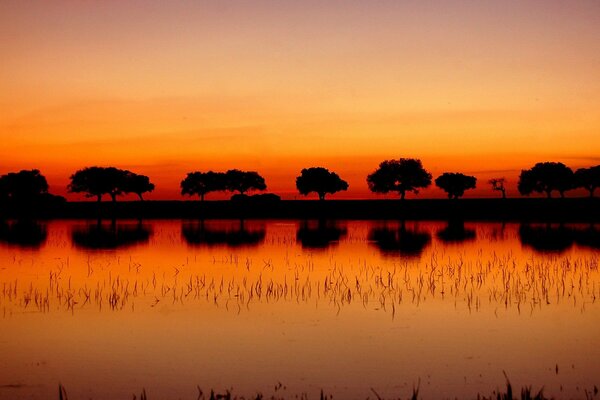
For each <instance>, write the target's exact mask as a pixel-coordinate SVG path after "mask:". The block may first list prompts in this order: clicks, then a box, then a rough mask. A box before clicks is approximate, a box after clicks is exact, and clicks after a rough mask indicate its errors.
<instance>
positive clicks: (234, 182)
mask: <svg viewBox="0 0 600 400" xmlns="http://www.w3.org/2000/svg"><path fill="white" fill-rule="evenodd" d="M225 187H226V189H227V190H228V191H230V192H240V194H244V193H246V192H247V191H249V190H265V189H267V185H266V184H265V179H264V178H263V177H262V176H260V175H259V174H258V172H255V171H240V170H239V169H230V170H229V171H227V172H226V173H225Z"/></svg>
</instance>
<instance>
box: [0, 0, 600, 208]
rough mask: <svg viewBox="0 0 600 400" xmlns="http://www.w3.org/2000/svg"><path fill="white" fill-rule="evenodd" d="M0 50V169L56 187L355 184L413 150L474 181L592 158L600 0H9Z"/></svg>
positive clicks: (598, 97) (174, 191) (0, 13)
mask: <svg viewBox="0 0 600 400" xmlns="http://www.w3.org/2000/svg"><path fill="white" fill-rule="evenodd" d="M0 49H1V51H2V61H0V136H1V138H2V144H1V146H0V174H4V173H6V172H9V171H14V170H19V169H31V168H38V169H40V170H41V171H42V173H43V174H44V175H45V176H46V177H47V178H48V181H49V183H50V186H51V187H50V190H51V192H53V193H56V194H61V195H66V185H67V184H68V178H69V175H70V174H71V173H72V172H73V171H74V170H76V169H78V168H81V167H84V166H91V165H102V166H108V165H114V166H117V167H120V168H127V169H130V170H132V171H134V172H138V173H143V174H147V175H149V176H150V177H151V179H152V181H153V182H154V183H155V184H156V186H157V188H156V190H155V192H154V193H152V194H150V195H148V196H147V197H148V199H179V198H181V196H180V194H179V182H180V181H181V179H182V178H183V177H184V176H185V174H186V173H187V172H189V171H193V170H200V171H203V170H209V169H212V170H226V169H230V168H239V169H247V170H256V171H259V172H260V173H261V174H262V175H263V176H264V177H265V179H266V181H267V185H268V187H269V191H271V192H275V193H278V194H280V195H282V197H284V198H294V197H295V196H297V194H296V190H295V177H296V176H297V175H298V174H299V171H300V169H301V168H303V167H310V166H324V167H327V168H330V169H332V170H334V171H336V172H338V173H339V174H340V176H341V177H342V178H344V179H346V180H347V181H348V182H349V183H350V189H349V190H348V192H347V193H344V194H339V195H337V196H336V197H337V198H365V197H371V196H373V195H371V194H369V192H368V188H367V185H366V181H365V177H366V175H367V174H369V173H370V172H372V171H373V170H374V169H375V168H376V167H377V165H378V163H379V162H380V161H382V160H384V159H391V158H399V157H415V158H420V159H421V160H422V161H423V164H424V166H425V167H426V168H427V169H428V170H430V171H431V173H432V174H433V175H434V178H435V177H436V176H437V175H439V174H440V173H442V172H444V171H453V172H454V171H456V172H463V173H468V174H473V175H476V176H477V177H478V178H479V182H478V189H477V190H476V191H473V192H472V193H470V194H469V195H470V196H472V197H473V196H481V197H487V196H498V194H497V193H492V192H491V191H490V189H489V185H488V184H487V183H486V181H487V179H489V178H491V177H499V176H505V177H506V178H507V179H508V181H509V184H508V185H509V194H512V193H515V191H516V188H515V186H516V179H517V175H518V173H519V171H520V169H522V168H528V167H530V166H532V165H533V164H534V163H536V162H538V161H562V162H564V163H565V164H567V165H569V166H570V167H572V168H574V169H575V168H579V167H583V166H590V165H596V164H600V2H599V1H597V0H590V1H550V0H549V1H523V0H519V1H511V0H506V1H495V2H493V1H475V0H473V1H466V0H465V1H442V0H440V1H323V0H320V1H284V0H280V1H247V0H246V1H223V0H219V1H213V2H203V1H173V2H166V1H27V2H25V1H2V2H0ZM441 195H443V193H442V192H441V191H439V190H438V189H435V188H431V189H429V190H426V191H424V192H423V193H422V194H421V195H420V196H421V197H439V196H441ZM68 197H69V199H73V200H77V199H83V196H82V195H69V196H68ZM409 197H413V196H412V195H410V196H409ZM209 198H210V197H209Z"/></svg>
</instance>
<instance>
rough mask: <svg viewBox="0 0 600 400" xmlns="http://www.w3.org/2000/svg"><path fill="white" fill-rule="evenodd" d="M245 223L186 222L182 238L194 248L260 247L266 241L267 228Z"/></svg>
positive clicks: (182, 227)
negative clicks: (248, 225)
mask: <svg viewBox="0 0 600 400" xmlns="http://www.w3.org/2000/svg"><path fill="white" fill-rule="evenodd" d="M246 225H247V224H246V223H244V221H239V222H233V223H210V222H204V221H200V222H184V223H183V224H182V225H181V236H182V237H183V239H184V240H185V241H186V243H187V244H189V245H192V246H208V247H210V246H222V245H224V246H229V247H243V246H258V245H260V244H261V243H262V242H263V241H264V239H265V233H266V230H265V227H264V225H262V224H251V226H250V227H247V226H246Z"/></svg>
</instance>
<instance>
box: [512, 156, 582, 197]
mask: <svg viewBox="0 0 600 400" xmlns="http://www.w3.org/2000/svg"><path fill="white" fill-rule="evenodd" d="M574 186H575V182H574V178H573V171H572V170H571V168H569V167H567V166H566V165H565V164H563V163H560V162H542V163H537V164H535V166H534V167H533V168H531V169H527V170H522V171H521V175H520V176H519V184H518V188H519V193H521V194H522V195H529V194H531V193H533V192H536V193H546V196H548V198H550V197H552V192H553V191H554V190H557V191H558V192H559V193H560V197H565V191H567V190H570V189H573V187H574Z"/></svg>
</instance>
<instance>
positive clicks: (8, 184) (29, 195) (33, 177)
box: [0, 169, 48, 202]
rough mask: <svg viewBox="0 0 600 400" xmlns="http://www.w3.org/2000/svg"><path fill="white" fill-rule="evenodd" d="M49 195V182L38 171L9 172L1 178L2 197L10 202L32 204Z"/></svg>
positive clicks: (0, 190)
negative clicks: (37, 199) (33, 201)
mask: <svg viewBox="0 0 600 400" xmlns="http://www.w3.org/2000/svg"><path fill="white" fill-rule="evenodd" d="M46 193H48V182H47V181H46V178H45V177H44V175H42V174H41V173H40V171H39V170H37V169H32V170H21V171H19V172H9V173H8V174H6V175H2V176H1V177H0V196H2V198H4V199H5V200H8V201H14V202H23V201H25V202H30V201H32V200H35V199H36V198H39V197H40V196H42V195H44V194H46Z"/></svg>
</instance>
